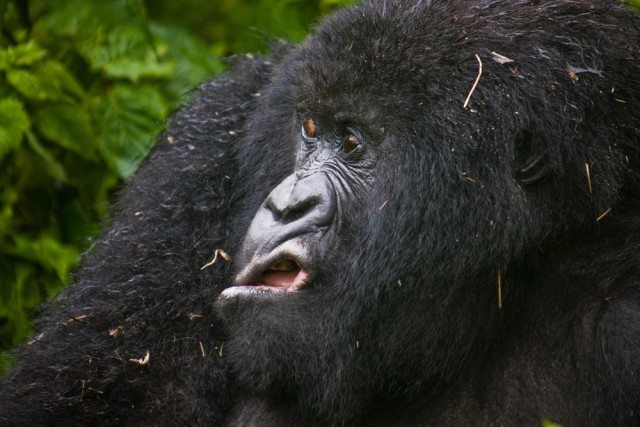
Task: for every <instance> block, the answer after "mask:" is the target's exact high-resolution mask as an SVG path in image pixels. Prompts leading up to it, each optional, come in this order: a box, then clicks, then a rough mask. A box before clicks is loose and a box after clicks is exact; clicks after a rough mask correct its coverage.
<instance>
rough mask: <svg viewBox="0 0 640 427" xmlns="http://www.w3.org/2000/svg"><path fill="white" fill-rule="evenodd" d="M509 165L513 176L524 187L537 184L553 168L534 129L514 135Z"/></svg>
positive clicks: (549, 173)
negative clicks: (511, 157) (511, 158)
mask: <svg viewBox="0 0 640 427" xmlns="http://www.w3.org/2000/svg"><path fill="white" fill-rule="evenodd" d="M511 167H512V171H513V176H514V177H515V178H516V180H517V181H518V183H520V185H522V186H524V187H528V186H531V185H533V184H537V183H538V182H541V181H542V180H544V179H545V178H547V177H548V176H549V175H551V172H552V171H553V169H552V167H551V164H550V162H549V154H548V153H547V152H546V151H545V150H544V144H543V143H542V141H540V140H539V138H536V133H535V132H534V131H531V130H528V129H526V130H522V131H520V132H519V133H518V134H517V135H516V136H515V138H514V141H513V160H512V162H511Z"/></svg>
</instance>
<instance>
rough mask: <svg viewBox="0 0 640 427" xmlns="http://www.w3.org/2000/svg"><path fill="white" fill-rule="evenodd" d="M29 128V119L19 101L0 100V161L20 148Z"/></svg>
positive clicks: (14, 99)
mask: <svg viewBox="0 0 640 427" xmlns="http://www.w3.org/2000/svg"><path fill="white" fill-rule="evenodd" d="M29 126H30V125H29V117H28V116H27V113H26V111H25V110H24V106H23V105H22V103H21V102H20V101H18V100H17V99H16V98H6V99H3V100H0V159H2V157H4V155H6V154H7V153H8V152H10V151H12V150H15V149H16V148H18V147H19V146H20V143H21V142H22V137H23V136H24V133H25V132H26V131H27V129H29Z"/></svg>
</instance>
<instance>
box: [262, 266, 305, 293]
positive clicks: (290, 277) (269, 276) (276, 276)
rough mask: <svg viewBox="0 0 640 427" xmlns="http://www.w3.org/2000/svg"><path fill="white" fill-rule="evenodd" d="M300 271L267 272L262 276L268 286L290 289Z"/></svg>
mask: <svg viewBox="0 0 640 427" xmlns="http://www.w3.org/2000/svg"><path fill="white" fill-rule="evenodd" d="M299 272H300V270H297V269H296V270H291V271H275V270H267V271H265V272H264V274H263V275H262V280H263V281H264V284H265V285H267V286H276V287H284V288H288V287H289V286H291V285H292V284H293V282H294V281H295V279H296V276H297V275H298V273H299Z"/></svg>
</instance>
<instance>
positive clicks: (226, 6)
mask: <svg viewBox="0 0 640 427" xmlns="http://www.w3.org/2000/svg"><path fill="white" fill-rule="evenodd" d="M351 2H352V0H214V1H212V0H181V1H176V0H0V354H1V352H2V351H3V350H6V349H8V348H11V347H12V346H15V345H17V344H19V343H20V342H21V341H23V340H24V339H25V337H26V336H28V335H29V334H30V333H31V325H30V318H31V317H32V316H33V314H34V312H35V310H36V308H37V306H38V305H39V304H40V303H41V302H43V301H44V300H47V299H49V298H52V297H53V296H55V295H56V294H57V293H58V292H59V291H60V289H61V288H63V287H64V286H65V284H67V283H68V281H69V279H70V278H69V272H70V271H71V270H72V269H73V268H74V267H76V266H77V264H78V261H79V257H80V254H81V253H82V251H83V250H85V249H86V248H87V247H88V246H89V245H90V244H91V241H92V238H94V237H95V236H96V235H97V234H98V233H99V232H100V229H101V226H102V225H103V224H104V223H105V220H106V219H107V214H108V212H107V210H108V205H109V200H110V199H111V198H112V196H113V194H114V192H115V191H116V190H117V189H118V187H119V186H120V185H121V184H122V183H123V182H126V180H127V178H129V177H130V176H131V174H132V173H133V172H134V171H135V170H136V167H137V166H138V164H139V163H140V161H141V160H142V159H143V158H144V156H145V155H146V154H147V152H148V151H149V149H150V148H151V147H152V146H153V143H154V141H155V136H156V135H157V134H158V133H159V132H160V130H161V129H162V126H163V123H164V120H165V118H166V116H167V115H168V114H169V113H170V112H171V111H172V110H174V109H175V108H176V107H177V106H178V104H179V103H180V101H181V100H184V99H185V94H187V93H188V92H189V90H190V89H191V88H193V87H194V86H195V85H196V84H197V83H198V82H200V81H202V80H204V79H207V78H210V77H211V76H213V75H215V74H217V73H220V72H222V71H223V70H224V69H225V61H224V60H223V58H224V57H226V56H229V55H232V54H234V53H240V52H256V51H264V50H265V49H266V48H265V46H266V44H267V43H268V41H269V40H271V39H272V38H273V37H281V38H284V39H287V40H290V41H298V40H300V39H302V38H303V37H304V34H305V33H306V32H307V31H308V30H309V28H310V27H311V26H312V25H313V23H314V22H316V21H317V20H318V19H319V17H320V16H321V15H322V14H326V13H328V12H330V11H331V10H333V9H334V8H336V7H339V6H341V5H344V4H347V3H351ZM9 365H10V360H9V358H8V357H7V356H2V355H0V374H1V373H2V372H3V371H4V370H6V369H7V367H8V366H9Z"/></svg>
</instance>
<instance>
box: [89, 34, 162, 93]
mask: <svg viewBox="0 0 640 427" xmlns="http://www.w3.org/2000/svg"><path fill="white" fill-rule="evenodd" d="M154 48H155V46H153V45H152V44H151V40H150V39H149V37H147V35H146V34H145V32H144V31H143V30H142V29H141V28H140V27H135V26H122V27H120V28H118V31H111V30H109V29H106V28H96V29H95V31H93V32H92V33H91V34H90V35H89V37H86V38H83V39H82V40H80V41H79V43H78V50H79V52H80V53H81V54H82V55H83V56H84V57H85V58H86V59H87V61H88V62H89V63H90V64H91V66H92V68H93V69H95V70H100V71H102V72H104V73H105V75H107V76H109V77H114V78H126V79H129V80H131V81H132V82H137V81H138V80H139V79H140V78H142V77H152V78H162V77H167V76H169V75H170V74H171V72H172V70H173V64H172V63H171V62H166V61H162V60H161V58H160V57H159V55H158V54H157V52H156V51H155V50H154Z"/></svg>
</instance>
